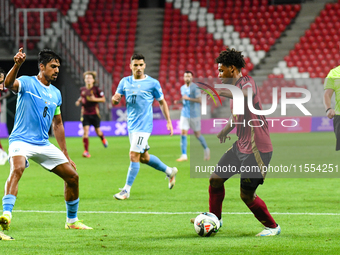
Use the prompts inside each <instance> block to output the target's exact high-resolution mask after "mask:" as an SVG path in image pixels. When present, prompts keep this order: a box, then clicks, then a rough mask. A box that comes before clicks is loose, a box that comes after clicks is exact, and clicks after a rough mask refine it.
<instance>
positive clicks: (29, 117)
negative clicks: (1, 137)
mask: <svg viewBox="0 0 340 255" xmlns="http://www.w3.org/2000/svg"><path fill="white" fill-rule="evenodd" d="M25 59H26V54H25V53H23V52H22V48H21V49H19V52H18V53H17V54H16V55H15V56H14V66H13V68H12V69H11V70H10V71H9V73H8V75H7V77H6V80H5V86H6V87H7V88H8V89H10V90H12V91H13V92H14V93H17V95H18V97H17V106H16V113H15V121H14V128H13V131H12V133H11V134H10V136H9V159H10V167H11V170H10V174H9V177H8V179H7V181H6V184H5V195H4V197H3V199H2V205H3V215H2V216H0V225H1V227H2V229H3V230H8V229H9V226H10V223H11V219H12V210H13V207H14V204H15V200H16V197H17V194H18V183H19V180H20V178H21V176H22V174H23V173H24V170H25V168H27V167H29V162H28V159H32V160H33V161H35V162H36V163H38V164H39V165H41V166H42V167H44V168H45V169H47V170H48V171H50V172H52V173H54V174H56V175H58V176H59V177H61V178H62V179H63V180H64V181H65V189H64V196H65V202H66V210H67V219H66V224H65V228H66V229H92V228H90V227H88V226H86V225H85V224H83V223H82V222H81V221H79V220H78V217H77V211H78V204H79V187H78V179H79V177H78V173H77V172H76V165H75V163H74V162H73V161H72V160H71V159H70V157H69V155H68V152H67V149H66V142H65V132H64V126H63V122H62V118H61V112H60V105H61V103H62V99H61V94H60V91H59V90H58V89H57V88H56V87H55V86H53V85H52V84H51V82H53V81H55V80H56V79H57V77H58V74H59V68H60V64H61V58H60V57H59V56H58V55H57V54H56V53H55V52H53V51H51V50H42V51H40V52H39V55H38V67H39V73H38V75H37V76H21V77H19V78H18V79H16V77H17V74H18V71H19V69H20V67H21V65H22V64H23V63H24V61H25ZM51 124H53V131H54V134H55V137H56V140H57V142H58V144H59V147H60V149H61V150H59V149H58V148H57V147H56V146H54V145H53V144H51V143H50V142H49V140H48V131H49V129H50V127H51Z"/></svg>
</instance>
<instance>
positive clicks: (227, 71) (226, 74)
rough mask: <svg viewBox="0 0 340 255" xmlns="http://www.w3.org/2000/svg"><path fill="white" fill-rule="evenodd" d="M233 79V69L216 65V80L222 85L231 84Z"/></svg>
mask: <svg viewBox="0 0 340 255" xmlns="http://www.w3.org/2000/svg"><path fill="white" fill-rule="evenodd" d="M233 77H234V74H233V67H231V66H224V65H222V64H218V78H220V80H221V82H222V83H223V84H232V81H233Z"/></svg>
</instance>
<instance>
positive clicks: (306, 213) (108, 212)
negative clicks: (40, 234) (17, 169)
mask: <svg viewBox="0 0 340 255" xmlns="http://www.w3.org/2000/svg"><path fill="white" fill-rule="evenodd" d="M13 212H15V213H66V211H38V210H13ZM78 213H80V214H82V213H85V214H86V213H88V214H91V213H99V214H160V215H162V214H164V215H169V214H170V215H171V214H172V215H176V214H177V215H181V214H199V213H201V212H118V211H78ZM222 214H234V215H237V214H252V213H251V212H223V213H222ZM271 214H277V215H315V216H339V215H340V213H309V212H303V213H299V212H297V213H291V212H273V213H271Z"/></svg>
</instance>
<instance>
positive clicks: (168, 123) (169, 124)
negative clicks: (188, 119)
mask: <svg viewBox="0 0 340 255" xmlns="http://www.w3.org/2000/svg"><path fill="white" fill-rule="evenodd" d="M166 129H167V130H170V135H171V136H172V135H173V134H174V128H173V127H172V123H171V121H170V122H167V123H166Z"/></svg>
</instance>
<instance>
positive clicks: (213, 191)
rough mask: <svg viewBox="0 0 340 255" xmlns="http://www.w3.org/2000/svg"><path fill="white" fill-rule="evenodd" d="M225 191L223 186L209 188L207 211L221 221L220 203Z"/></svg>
mask: <svg viewBox="0 0 340 255" xmlns="http://www.w3.org/2000/svg"><path fill="white" fill-rule="evenodd" d="M224 195H225V190H224V185H223V186H222V187H221V188H214V187H212V186H211V185H210V186H209V211H210V212H212V213H213V214H215V215H216V216H217V218H219V219H221V215H222V202H223V200H224Z"/></svg>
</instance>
